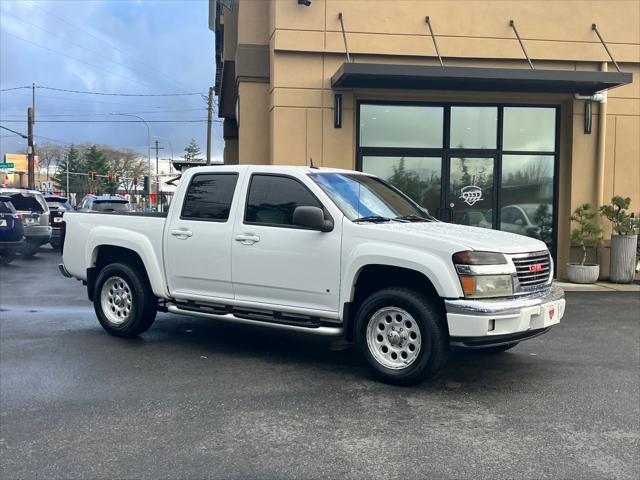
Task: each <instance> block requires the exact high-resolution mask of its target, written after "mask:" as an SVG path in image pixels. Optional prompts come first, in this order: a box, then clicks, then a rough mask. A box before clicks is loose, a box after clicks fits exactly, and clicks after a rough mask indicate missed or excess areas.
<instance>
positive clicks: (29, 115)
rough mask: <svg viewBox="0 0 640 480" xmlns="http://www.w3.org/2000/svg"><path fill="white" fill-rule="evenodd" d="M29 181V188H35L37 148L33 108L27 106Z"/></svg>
mask: <svg viewBox="0 0 640 480" xmlns="http://www.w3.org/2000/svg"><path fill="white" fill-rule="evenodd" d="M27 124H28V127H27V175H28V177H27V182H28V186H29V189H33V188H35V183H36V182H35V180H36V179H35V168H34V163H35V162H34V161H35V154H36V152H35V150H34V146H33V109H32V108H31V107H29V108H27Z"/></svg>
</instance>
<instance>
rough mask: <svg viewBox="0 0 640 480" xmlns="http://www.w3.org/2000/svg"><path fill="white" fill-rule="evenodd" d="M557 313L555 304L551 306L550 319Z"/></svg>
mask: <svg viewBox="0 0 640 480" xmlns="http://www.w3.org/2000/svg"><path fill="white" fill-rule="evenodd" d="M555 314H556V309H555V308H553V305H551V306H550V307H549V319H550V320H553V317H554V315H555Z"/></svg>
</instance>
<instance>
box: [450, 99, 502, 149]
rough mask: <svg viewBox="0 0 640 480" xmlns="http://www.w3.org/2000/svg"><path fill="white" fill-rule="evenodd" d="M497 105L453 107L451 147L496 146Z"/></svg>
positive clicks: (487, 147) (488, 147)
mask: <svg viewBox="0 0 640 480" xmlns="http://www.w3.org/2000/svg"><path fill="white" fill-rule="evenodd" d="M497 129H498V108H497V107H451V142H450V146H451V148H486V149H490V148H496V135H497Z"/></svg>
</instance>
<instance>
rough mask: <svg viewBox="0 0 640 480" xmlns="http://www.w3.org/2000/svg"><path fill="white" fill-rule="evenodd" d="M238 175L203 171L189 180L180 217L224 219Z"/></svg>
mask: <svg viewBox="0 0 640 480" xmlns="http://www.w3.org/2000/svg"><path fill="white" fill-rule="evenodd" d="M237 181H238V175H237V174H235V173H233V174H229V173H203V174H200V175H196V176H195V177H193V179H192V180H191V184H190V185H189V189H188V190H187V195H186V196H185V199H184V204H183V206H182V215H181V218H185V219H191V220H218V221H226V220H227V219H228V218H229V211H230V210H231V200H232V199H233V192H234V191H235V189H236V182H237Z"/></svg>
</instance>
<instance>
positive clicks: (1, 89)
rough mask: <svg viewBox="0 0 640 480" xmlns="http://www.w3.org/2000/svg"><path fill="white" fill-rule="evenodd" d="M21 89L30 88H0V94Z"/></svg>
mask: <svg viewBox="0 0 640 480" xmlns="http://www.w3.org/2000/svg"><path fill="white" fill-rule="evenodd" d="M23 88H31V86H30V85H27V86H25V87H12V88H0V92H8V91H10V90H21V89H23Z"/></svg>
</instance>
